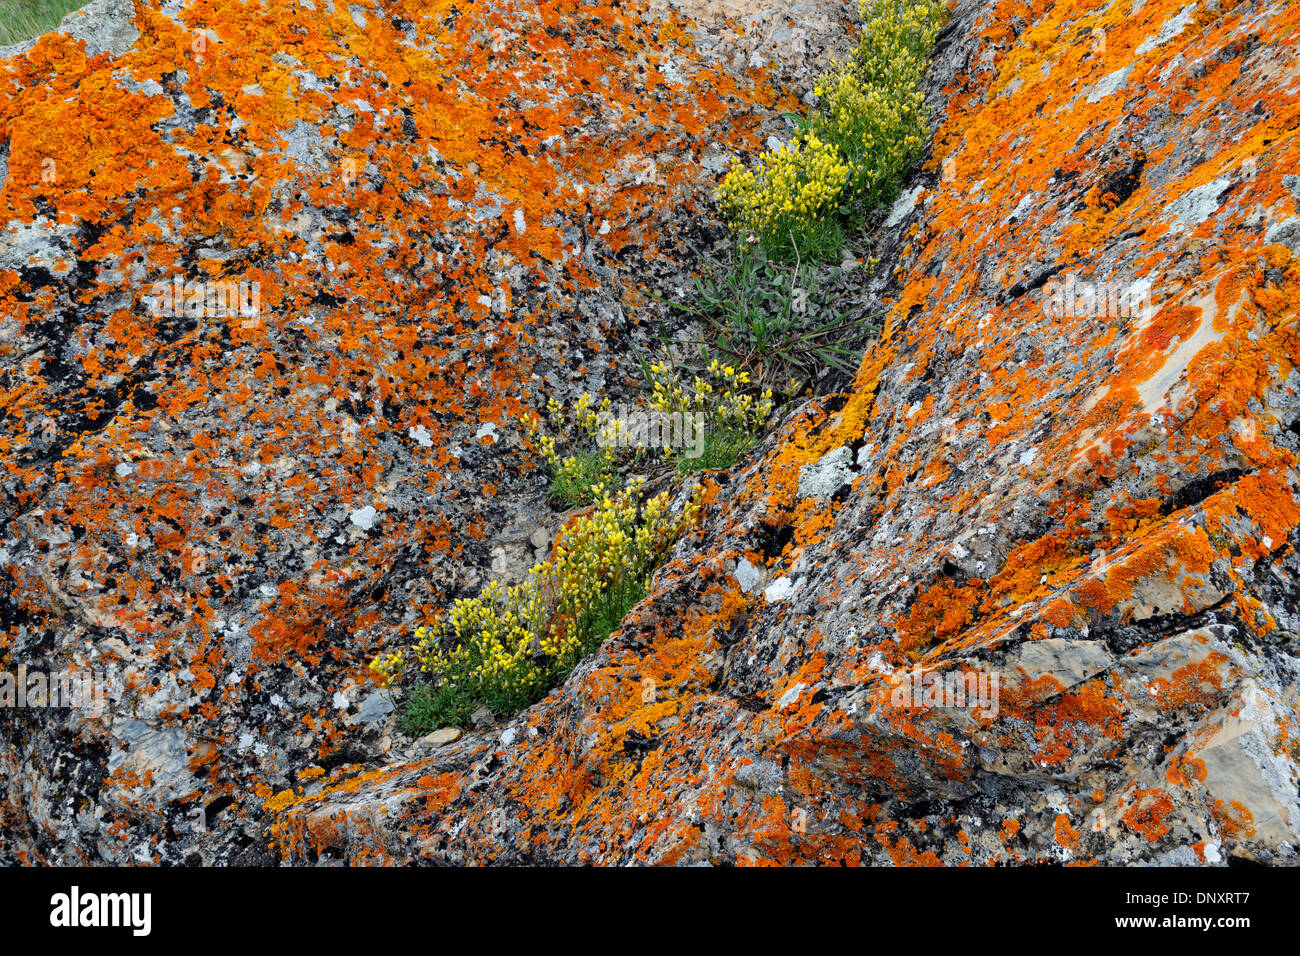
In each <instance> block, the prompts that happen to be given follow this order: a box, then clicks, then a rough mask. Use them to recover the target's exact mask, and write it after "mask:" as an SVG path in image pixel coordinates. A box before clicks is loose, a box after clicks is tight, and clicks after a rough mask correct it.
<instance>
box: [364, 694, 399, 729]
mask: <svg viewBox="0 0 1300 956" xmlns="http://www.w3.org/2000/svg"><path fill="white" fill-rule="evenodd" d="M392 712H393V702H392V700H391V699H390V698H389V695H388V694H386V693H384V692H382V691H377V692H376V693H373V694H371V695H370V696H369V697H367V698H366V699H365V700H363V701H362V702H361V710H360V711H359V712H358V713H357V720H359V721H361V722H362V723H364V724H369V723H374V722H375V721H377V720H383V719H384V718H385V717H387V716H388V715H389V714H391V713H392Z"/></svg>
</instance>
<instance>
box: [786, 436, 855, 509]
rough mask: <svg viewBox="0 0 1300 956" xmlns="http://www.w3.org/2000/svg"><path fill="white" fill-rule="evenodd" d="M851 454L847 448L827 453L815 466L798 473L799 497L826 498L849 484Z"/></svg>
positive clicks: (851, 471)
mask: <svg viewBox="0 0 1300 956" xmlns="http://www.w3.org/2000/svg"><path fill="white" fill-rule="evenodd" d="M852 474H853V452H852V451H851V450H850V449H849V448H848V447H847V446H841V447H839V448H835V449H832V450H831V451H828V452H827V453H826V454H825V455H823V456H822V457H821V459H819V460H818V462H817V464H815V465H805V466H804V467H803V468H802V469H800V471H799V497H801V498H828V497H830V496H831V495H833V494H835V492H837V491H838V490H839V489H840V488H842V487H843V486H844V485H846V484H847V483H848V482H849V479H850V477H851V476H852Z"/></svg>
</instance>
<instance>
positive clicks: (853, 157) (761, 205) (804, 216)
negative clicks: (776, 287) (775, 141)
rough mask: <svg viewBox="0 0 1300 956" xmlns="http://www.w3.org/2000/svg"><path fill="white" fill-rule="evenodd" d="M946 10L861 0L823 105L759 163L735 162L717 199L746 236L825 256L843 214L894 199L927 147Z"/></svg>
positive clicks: (791, 251) (820, 94)
mask: <svg viewBox="0 0 1300 956" xmlns="http://www.w3.org/2000/svg"><path fill="white" fill-rule="evenodd" d="M945 12H946V8H945V6H944V3H943V2H942V0H861V2H860V5H859V13H860V14H861V16H862V19H863V32H862V39H861V41H860V43H859V44H858V47H857V49H856V51H855V53H854V55H853V57H852V58H851V59H850V60H848V61H847V62H844V63H840V64H837V65H836V66H835V67H834V68H833V69H831V70H830V71H828V72H827V73H826V74H825V75H823V76H822V77H821V79H820V81H819V82H818V85H817V88H816V89H815V90H814V93H815V95H816V96H817V98H818V101H819V108H818V110H817V111H816V112H815V113H814V114H813V115H812V116H810V117H808V118H807V119H804V120H801V121H800V122H799V124H798V129H797V131H796V135H795V137H794V139H793V140H792V141H791V142H790V143H788V144H784V145H782V146H781V147H780V148H778V149H775V150H768V151H767V152H765V153H763V154H762V155H761V156H760V157H759V160H758V164H757V167H756V168H755V169H753V170H750V169H746V168H745V167H744V165H743V164H742V163H741V162H740V161H739V160H736V161H735V162H734V163H733V165H732V168H731V171H730V172H729V173H728V174H727V176H726V178H725V179H724V180H723V182H722V184H721V185H720V186H719V187H718V191H717V199H718V205H719V207H720V208H721V210H722V213H723V215H724V216H725V217H726V218H727V219H728V221H729V222H730V223H731V225H732V227H733V228H734V229H735V230H736V231H737V232H738V233H739V234H740V236H741V238H742V241H743V242H745V243H751V242H753V243H758V244H759V245H760V246H761V247H762V249H763V251H764V253H766V254H767V255H768V256H769V257H774V258H781V259H788V258H795V257H802V258H805V259H809V258H810V259H813V260H820V259H827V258H830V257H832V256H833V255H835V253H836V252H838V251H839V247H840V245H841V244H842V238H843V232H842V229H841V227H840V225H839V222H838V219H839V218H840V216H841V214H848V215H850V216H853V217H856V216H860V215H861V214H863V213H865V212H867V211H870V210H871V209H873V208H878V207H880V206H884V205H888V204H889V203H891V202H893V201H894V199H895V198H896V197H897V194H898V190H899V189H900V188H901V186H902V183H903V179H904V177H905V176H906V174H907V171H908V169H909V168H910V167H911V165H912V163H913V162H915V160H916V158H917V156H918V155H919V154H920V152H921V150H922V149H923V148H924V144H925V139H926V133H927V130H926V115H925V104H924V98H923V97H922V95H921V93H920V90H919V85H920V82H921V80H922V79H923V78H924V76H925V69H926V63H927V58H928V55H929V50H930V47H931V46H932V45H933V43H934V39H935V37H936V36H937V34H938V30H939V25H940V23H941V22H942V21H943V17H944V15H945Z"/></svg>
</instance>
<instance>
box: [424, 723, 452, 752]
mask: <svg viewBox="0 0 1300 956" xmlns="http://www.w3.org/2000/svg"><path fill="white" fill-rule="evenodd" d="M458 740H460V729H459V728H458V727H442V728H439V729H438V730H435V731H434V732H433V733H431V734H425V735H424V736H423V737H421V738H420V740H419V744H420V746H421V747H445V746H446V745H447V744H452V743H455V742H456V741H458Z"/></svg>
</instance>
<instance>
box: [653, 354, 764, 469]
mask: <svg viewBox="0 0 1300 956" xmlns="http://www.w3.org/2000/svg"><path fill="white" fill-rule="evenodd" d="M645 373H646V378H647V381H648V383H649V385H650V405H651V407H652V408H653V409H654V410H655V411H657V412H660V413H663V414H666V415H681V416H691V417H693V418H694V417H698V419H699V420H700V421H701V423H702V425H703V428H704V443H703V448H702V449H701V451H702V453H701V454H699V455H698V456H695V457H690V456H686V455H683V454H681V453H680V451H679V450H678V449H674V448H664V449H663V454H664V457H665V458H667V459H668V460H670V461H673V462H675V463H676V465H677V470H678V471H679V472H691V471H700V470H705V469H717V468H730V467H731V466H732V465H734V464H735V463H736V462H737V461H739V460H740V457H741V456H742V455H743V454H744V453H745V452H746V451H748V450H749V449H750V448H751V447H753V445H754V443H755V442H757V441H758V437H759V435H761V434H762V432H763V429H764V428H765V427H766V424H767V419H768V417H769V416H770V415H771V414H772V410H773V408H774V407H775V401H774V400H773V398H772V390H771V389H764V390H763V391H762V392H759V393H757V394H755V389H754V388H753V387H752V384H751V382H750V379H749V373H748V372H746V371H743V370H738V369H737V368H736V367H735V366H734V365H724V364H722V363H720V362H719V361H718V360H717V359H713V360H711V361H710V362H709V364H708V366H707V367H706V368H705V369H704V370H703V373H702V374H700V373H696V374H694V375H692V376H690V377H689V380H688V379H687V377H686V376H684V375H683V374H682V373H681V372H680V371H679V370H678V369H677V368H675V367H673V366H672V365H670V364H669V363H668V362H667V361H666V360H665V361H659V362H652V363H650V364H649V365H647V366H646V367H645Z"/></svg>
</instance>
